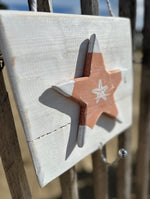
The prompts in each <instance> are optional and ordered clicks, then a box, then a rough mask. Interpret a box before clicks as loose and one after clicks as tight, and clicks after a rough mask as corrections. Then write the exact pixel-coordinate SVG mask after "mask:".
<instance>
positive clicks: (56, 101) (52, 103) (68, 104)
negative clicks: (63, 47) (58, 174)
mask: <svg viewBox="0 0 150 199" xmlns="http://www.w3.org/2000/svg"><path fill="white" fill-rule="evenodd" d="M88 43H89V40H88V39H86V40H84V41H83V42H82V43H81V45H80V48H79V53H78V58H77V64H76V70H75V74H74V77H72V78H77V77H82V76H83V71H84V65H85V59H86V54H87V50H88ZM39 101H40V102H41V103H42V104H44V105H45V106H48V107H51V108H53V109H56V110H58V111H60V112H62V113H65V114H67V115H69V116H70V118H71V127H70V135H69V140H68V144H67V149H66V156H65V159H66V160H67V158H68V157H69V156H70V154H71V153H72V151H73V149H74V147H75V146H76V140H77V132H78V123H77V120H79V117H78V118H74V111H73V110H78V112H79V114H80V106H79V104H77V103H75V102H73V101H72V100H70V99H68V98H66V97H64V96H63V95H61V94H59V93H58V92H56V91H55V90H53V89H52V88H49V89H47V90H45V91H44V93H42V94H41V96H40V97H39ZM107 121H108V123H109V125H106V123H107ZM78 122H79V121H78ZM97 125H99V126H101V127H103V128H104V129H106V130H107V131H108V132H111V130H112V129H113V128H114V126H115V120H114V119H112V118H110V117H107V116H105V114H103V116H102V117H100V119H99V120H98V122H97Z"/></svg>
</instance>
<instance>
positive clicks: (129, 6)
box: [117, 0, 136, 199]
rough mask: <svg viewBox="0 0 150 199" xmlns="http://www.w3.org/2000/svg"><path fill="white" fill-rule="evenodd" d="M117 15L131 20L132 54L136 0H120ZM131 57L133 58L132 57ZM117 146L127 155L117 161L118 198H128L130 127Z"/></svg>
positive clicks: (130, 165) (129, 182) (129, 188)
mask: <svg viewBox="0 0 150 199" xmlns="http://www.w3.org/2000/svg"><path fill="white" fill-rule="evenodd" d="M119 16H121V17H128V18H130V20H131V33H132V46H133V48H132V55H133V53H134V50H135V47H134V35H135V22H136V0H127V1H125V0H120V1H119ZM132 59H133V58H132ZM119 148H125V149H126V150H127V151H128V157H127V158H126V159H122V160H121V161H119V163H118V168H117V194H118V198H119V199H129V198H130V197H131V195H130V194H131V167H132V154H131V128H129V129H128V130H126V131H125V132H123V133H122V134H121V135H119Z"/></svg>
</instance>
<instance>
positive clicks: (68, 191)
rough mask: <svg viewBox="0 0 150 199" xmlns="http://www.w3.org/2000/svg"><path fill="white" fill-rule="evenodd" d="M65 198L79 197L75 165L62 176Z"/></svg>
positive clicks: (76, 198) (63, 195)
mask: <svg viewBox="0 0 150 199" xmlns="http://www.w3.org/2000/svg"><path fill="white" fill-rule="evenodd" d="M60 183H61V189H62V198H63V199H78V198H79V194H78V184H77V174H76V170H75V167H73V168H71V169H69V170H68V171H66V172H65V173H64V174H62V175H61V176H60Z"/></svg>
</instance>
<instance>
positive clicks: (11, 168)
mask: <svg viewBox="0 0 150 199" xmlns="http://www.w3.org/2000/svg"><path fill="white" fill-rule="evenodd" d="M0 155H1V159H2V164H3V167H4V170H5V175H6V178H7V182H8V185H9V189H10V192H11V196H12V198H15V199H20V198H22V199H27V198H28V199H30V198H31V193H30V189H29V185H28V182H27V178H26V174H25V170H24V166H23V161H22V157H21V152H20V148H19V143H18V139H17V134H16V130H15V124H14V120H13V115H12V111H11V107H10V102H9V98H8V94H7V91H6V88H5V84H4V79H3V74H2V71H0Z"/></svg>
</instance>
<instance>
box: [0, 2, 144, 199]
mask: <svg viewBox="0 0 150 199" xmlns="http://www.w3.org/2000/svg"><path fill="white" fill-rule="evenodd" d="M110 2H111V6H112V10H113V12H114V14H115V15H116V16H118V0H110ZM52 3H53V11H54V12H55V13H68V14H70V13H71V14H80V1H79V0H52ZM5 8H7V9H10V10H26V11H27V10H28V4H27V0H0V9H5ZM100 15H101V16H108V15H109V14H108V9H107V5H106V1H105V0H100ZM142 27H143V0H137V23H136V49H137V50H136V53H135V55H134V81H135V82H136V86H135V88H134V103H133V108H134V110H133V113H134V115H133V127H132V155H133V172H132V175H133V178H132V184H133V186H132V193H134V189H135V186H134V181H135V163H134V162H135V161H134V160H135V159H136V151H137V142H138V116H139V96H140V95H139V94H140V74H141V58H142V54H141V50H140V49H141V44H142V35H141V31H142ZM4 75H5V82H6V85H7V90H8V92H9V97H10V102H11V105H12V109H13V115H14V118H15V125H16V129H17V134H18V139H19V143H20V148H21V152H22V157H23V161H24V166H25V170H26V174H27V177H28V181H29V185H30V189H31V192H32V196H33V199H58V198H60V197H61V189H60V184H59V179H58V178H57V179H55V180H53V181H52V182H51V183H49V184H48V185H47V186H46V187H44V188H42V189H41V188H40V187H39V185H38V182H37V178H36V175H35V172H34V168H33V164H32V160H31V156H30V153H29V150H28V146H27V143H26V139H25V135H24V131H23V128H22V124H21V122H20V118H19V114H18V111H17V109H16V105H15V102H14V98H13V95H12V91H11V88H10V85H9V81H8V78H7V73H6V71H5V69H4ZM112 146H113V147H112ZM110 149H111V150H110ZM117 150H118V149H117V139H116V138H114V139H113V140H112V141H110V142H109V143H108V144H107V149H106V153H107V158H108V159H109V160H110V161H112V160H113V159H115V158H116V153H117ZM76 169H77V172H78V185H79V191H80V196H81V198H82V199H84V198H86V199H88V198H90V199H92V198H94V196H93V188H92V183H93V182H92V163H91V157H90V156H88V157H87V158H85V159H84V160H82V161H81V162H79V163H78V164H77V165H76ZM109 196H110V197H111V198H115V197H116V167H110V168H109ZM132 198H134V194H132ZM0 199H11V196H10V193H9V188H8V185H7V181H6V178H5V173H4V170H3V167H2V163H1V160H0Z"/></svg>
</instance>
